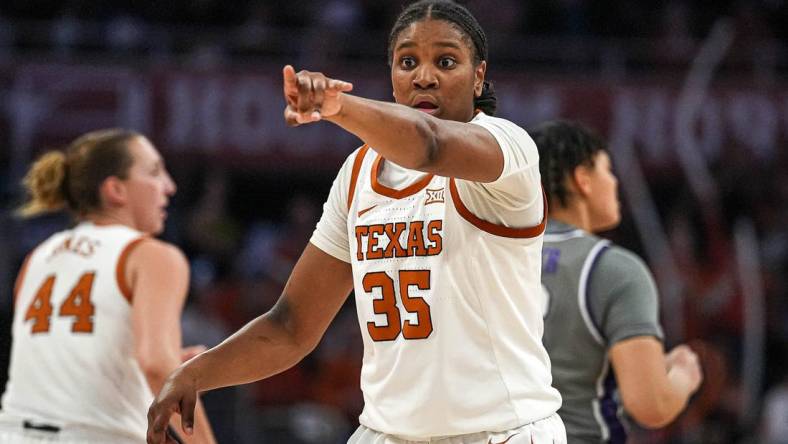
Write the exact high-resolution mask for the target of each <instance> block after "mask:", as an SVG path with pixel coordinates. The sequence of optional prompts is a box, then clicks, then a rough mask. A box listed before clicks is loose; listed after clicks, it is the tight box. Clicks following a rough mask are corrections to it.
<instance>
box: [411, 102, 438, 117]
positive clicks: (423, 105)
mask: <svg viewBox="0 0 788 444" xmlns="http://www.w3.org/2000/svg"><path fill="white" fill-rule="evenodd" d="M413 108H416V109H417V110H419V111H421V112H423V113H427V114H435V113H436V112H438V105H436V104H435V103H433V102H432V101H430V100H419V101H417V102H416V103H415V104H413Z"/></svg>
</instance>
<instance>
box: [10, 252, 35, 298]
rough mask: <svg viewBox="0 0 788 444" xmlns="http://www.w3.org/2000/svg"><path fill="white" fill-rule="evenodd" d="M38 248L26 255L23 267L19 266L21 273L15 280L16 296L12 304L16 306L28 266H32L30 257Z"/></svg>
mask: <svg viewBox="0 0 788 444" xmlns="http://www.w3.org/2000/svg"><path fill="white" fill-rule="evenodd" d="M35 251H36V250H33V251H31V252H30V253H28V254H27V256H26V257H25V260H24V261H23V262H22V267H21V268H19V273H17V275H16V281H15V282H14V297H13V302H12V304H13V305H12V306H13V307H16V300H17V298H18V297H19V292H20V291H21V290H22V283H23V282H24V280H25V274H26V273H27V267H28V266H30V258H32V257H33V252H35Z"/></svg>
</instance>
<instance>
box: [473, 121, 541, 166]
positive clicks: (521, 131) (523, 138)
mask: <svg viewBox="0 0 788 444" xmlns="http://www.w3.org/2000/svg"><path fill="white" fill-rule="evenodd" d="M471 123H473V124H476V125H479V126H481V127H483V128H485V129H486V130H487V131H489V132H491V133H492V134H493V136H495V138H496V139H497V140H498V142H499V143H502V142H504V141H505V142H506V144H507V145H510V146H517V147H519V148H520V149H522V150H525V151H526V152H528V153H532V154H533V155H535V156H538V155H539V154H538V150H537V149H536V142H534V140H533V138H531V135H530V134H528V131H526V130H525V128H523V127H521V126H520V125H518V124H517V123H515V122H512V121H511V120H508V119H505V118H502V117H495V116H490V115H487V114H484V113H482V112H480V113H478V114H476V116H475V117H474V118H473V120H471ZM537 158H538V157H537Z"/></svg>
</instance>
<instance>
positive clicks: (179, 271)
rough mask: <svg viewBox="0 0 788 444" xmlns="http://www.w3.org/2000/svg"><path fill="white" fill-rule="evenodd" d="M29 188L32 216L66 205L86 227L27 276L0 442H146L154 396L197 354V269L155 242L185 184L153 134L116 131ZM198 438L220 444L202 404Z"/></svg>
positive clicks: (42, 255) (20, 290)
mask: <svg viewBox="0 0 788 444" xmlns="http://www.w3.org/2000/svg"><path fill="white" fill-rule="evenodd" d="M24 184H25V186H26V188H27V190H28V192H29V194H30V199H29V201H28V202H27V203H26V204H25V205H24V206H23V207H22V208H21V209H20V211H19V213H20V214H21V215H22V216H23V217H31V216H35V215H38V214H41V213H45V212H49V211H55V210H61V209H68V210H69V211H70V212H71V213H72V214H73V215H74V216H75V218H76V220H77V222H78V223H77V225H76V226H75V227H73V228H71V229H68V230H65V231H61V232H59V233H56V234H54V235H52V236H51V237H49V238H48V239H47V240H45V241H44V242H43V243H41V244H40V245H38V246H37V247H36V248H35V249H34V250H33V251H32V252H31V253H30V254H29V255H28V256H27V258H26V259H25V262H24V264H23V266H22V269H21V270H20V271H19V274H18V276H17V280H16V285H15V288H14V310H15V313H14V320H13V327H12V333H13V342H12V346H11V363H10V368H9V380H8V384H7V386H6V390H5V393H4V394H3V398H2V406H3V410H2V412H0V442H3V443H37V442H59V443H62V442H73V443H99V442H101V443H107V442H112V443H122V444H123V443H140V442H143V441H144V440H145V429H146V420H145V413H146V411H147V407H148V404H150V402H151V400H152V399H153V395H154V394H155V393H157V392H158V391H159V389H160V388H161V386H162V384H163V383H164V379H165V377H166V376H167V375H168V374H169V373H170V372H171V371H172V370H173V369H175V368H176V367H177V366H178V365H179V364H180V363H181V361H182V358H183V357H184V356H183V355H182V353H184V352H185V353H186V354H187V355H188V354H194V351H193V350H182V349H181V329H180V315H181V310H182V308H183V304H184V301H185V298H186V293H187V288H188V282H189V266H188V263H187V261H186V258H185V257H184V255H183V254H182V253H181V251H180V250H179V249H178V248H177V247H175V246H173V245H170V244H168V243H165V242H162V241H160V240H157V239H155V238H153V237H152V236H153V235H156V234H158V233H160V232H161V231H162V229H163V227H164V221H165V219H166V215H167V213H166V208H167V204H168V202H169V198H170V197H171V196H172V195H173V194H174V193H175V184H174V183H173V181H172V179H171V178H170V176H169V174H168V173H167V170H166V169H165V167H164V163H163V161H162V158H161V156H160V155H159V153H158V152H157V150H156V148H154V146H153V145H152V144H151V143H150V141H148V139H146V138H145V137H143V136H142V135H140V134H138V133H136V132H132V131H125V130H117V129H112V130H102V131H94V132H91V133H88V134H85V135H83V136H82V137H79V138H78V139H76V140H75V141H74V142H72V143H71V144H70V145H69V147H68V148H67V150H66V151H65V152H61V151H50V152H47V153H45V154H44V155H43V156H41V157H40V158H39V159H38V160H37V161H36V162H35V163H34V164H33V165H32V167H31V168H30V171H29V172H28V173H27V176H26V177H25V179H24ZM189 442H199V443H212V442H214V438H213V436H212V432H211V429H210V426H209V424H208V421H207V418H206V416H205V414H204V412H203V409H202V407H201V406H199V404H198V407H197V415H196V420H195V434H194V435H193V437H191V439H190V441H189Z"/></svg>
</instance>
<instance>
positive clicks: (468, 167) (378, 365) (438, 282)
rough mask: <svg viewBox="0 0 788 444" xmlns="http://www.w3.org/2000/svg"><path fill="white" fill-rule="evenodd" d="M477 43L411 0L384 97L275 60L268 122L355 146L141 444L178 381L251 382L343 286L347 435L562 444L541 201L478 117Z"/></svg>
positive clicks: (480, 43)
mask: <svg viewBox="0 0 788 444" xmlns="http://www.w3.org/2000/svg"><path fill="white" fill-rule="evenodd" d="M486 60H487V42H486V39H485V36H484V32H483V31H482V29H481V28H480V27H479V24H478V23H477V22H476V19H475V18H474V17H473V16H472V15H471V14H470V12H468V11H467V10H466V9H465V8H464V7H462V6H459V5H457V4H455V3H453V2H448V1H440V0H428V1H421V2H418V3H414V4H411V5H410V6H408V7H407V8H406V9H405V10H404V11H403V12H402V14H401V15H400V16H399V17H398V19H397V21H396V23H395V24H394V27H393V30H392V31H391V35H390V40H389V61H390V64H391V80H392V86H393V90H394V98H395V101H396V103H385V102H380V101H374V100H368V99H364V98H361V97H357V96H353V95H350V94H348V92H349V91H350V90H351V88H352V86H351V84H349V83H346V82H344V81H341V80H336V79H331V78H328V77H326V76H324V75H323V74H321V73H315V72H308V71H301V72H299V73H296V72H295V71H294V70H293V68H292V67H290V66H286V67H285V68H284V94H285V99H286V102H287V107H286V109H285V112H284V117H285V119H286V121H287V122H288V123H289V124H291V125H302V124H309V123H312V122H316V121H319V120H328V121H330V122H332V123H334V124H336V125H339V126H340V127H342V128H343V129H345V130H347V131H349V132H351V133H353V134H355V135H357V136H358V137H359V138H360V139H362V140H364V141H365V142H366V143H367V145H365V146H364V147H362V148H360V149H359V150H357V151H356V152H355V153H353V154H352V155H351V156H350V157H349V158H348V160H347V161H346V162H345V165H344V166H343V167H342V170H341V171H340V172H339V175H338V177H337V179H336V180H335V181H334V184H333V187H332V189H331V192H330V195H329V197H328V200H327V202H326V204H325V206H324V209H323V216H322V218H321V220H320V222H319V223H318V226H317V229H316V230H315V233H314V235H313V237H312V239H311V241H310V243H309V244H308V245H307V247H306V249H305V251H304V253H303V254H302V256H301V258H300V259H299V260H298V263H297V264H296V266H295V268H294V270H293V272H292V275H291V276H290V279H289V281H288V283H287V284H286V286H285V289H284V292H283V294H282V296H281V298H280V299H279V301H278V302H277V303H276V305H275V306H274V307H273V308H272V309H271V311H269V312H268V313H266V314H264V315H263V316H261V317H259V318H257V319H255V320H254V321H252V322H251V323H249V324H248V325H246V326H245V327H243V328H242V329H241V330H240V331H239V332H237V333H236V334H235V335H233V336H231V337H230V338H229V339H227V340H226V341H225V342H223V343H222V344H220V345H219V346H217V347H215V348H214V349H211V350H209V351H207V352H205V353H203V354H202V355H200V356H199V357H197V358H195V359H194V360H192V361H190V362H189V363H187V364H186V365H184V366H182V367H180V368H179V369H178V370H177V371H176V372H175V373H174V374H173V375H172V376H171V377H170V378H169V380H168V382H167V384H165V387H164V389H163V390H162V392H161V393H160V395H159V396H158V397H157V400H156V402H155V403H154V404H153V405H152V406H151V409H150V413H149V421H150V425H149V430H148V433H149V435H148V438H149V439H148V441H149V442H150V443H160V442H161V441H162V432H163V431H164V426H165V425H166V424H167V422H168V420H169V417H170V414H171V413H172V412H176V411H178V412H182V414H183V418H184V421H185V426H186V427H189V426H190V424H191V420H190V414H191V406H192V404H193V400H194V398H195V395H196V393H198V392H200V391H203V390H209V389H213V388H216V387H222V386H227V385H231V384H240V383H244V382H251V381H255V380H258V379H261V378H265V377H267V376H270V375H272V374H275V373H278V372H280V371H283V370H284V369H286V368H288V367H290V366H292V365H294V364H295V363H296V362H298V361H299V360H300V359H301V358H302V357H303V356H304V355H306V354H307V353H309V352H310V351H311V350H312V349H313V348H314V347H315V345H316V344H317V343H318V341H320V338H321V336H322V335H323V333H324V331H325V330H326V327H327V325H328V324H329V323H330V322H331V319H332V318H333V317H334V316H335V314H336V313H337V310H338V309H339V308H340V306H341V305H342V303H343V301H344V300H345V299H346V298H347V295H348V293H349V292H350V290H351V289H352V288H355V297H356V306H357V310H358V318H359V324H360V328H361V334H362V336H363V340H364V358H363V368H362V371H361V388H362V391H363V394H364V399H365V406H364V410H363V412H362V414H361V416H360V418H359V420H360V423H361V426H360V427H359V428H358V430H357V431H356V432H355V434H354V435H353V436H352V437H351V438H350V442H353V443H365V444H366V443H404V442H411V441H414V442H424V441H430V442H437V441H438V440H443V441H440V442H447V443H449V442H451V443H485V444H486V443H488V442H494V443H501V442H508V443H509V444H519V443H529V444H530V443H536V444H539V443H554V442H555V443H562V442H565V432H564V428H563V424H562V423H561V420H560V418H559V417H558V416H557V415H556V414H555V412H556V410H557V409H558V407H559V406H560V403H561V400H560V395H559V394H558V392H557V391H556V390H555V389H554V388H552V387H551V385H550V382H551V377H550V364H549V360H548V356H547V353H546V352H545V350H544V348H543V346H542V343H541V333H542V319H541V312H540V309H539V294H540V283H539V277H540V276H539V274H540V259H541V248H542V233H543V230H544V224H545V213H546V206H545V204H544V197H543V194H542V190H541V185H540V180H539V169H538V154H537V150H536V147H535V146H534V143H533V141H532V140H531V138H530V137H529V136H528V134H527V133H526V132H525V131H524V130H523V129H522V128H520V127H518V126H517V125H515V124H513V123H512V122H509V121H507V120H504V119H499V118H495V117H492V116H491V115H492V114H493V112H494V111H495V96H494V93H493V90H492V87H491V85H490V84H489V83H488V82H485V74H486V71H487V61H486Z"/></svg>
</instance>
